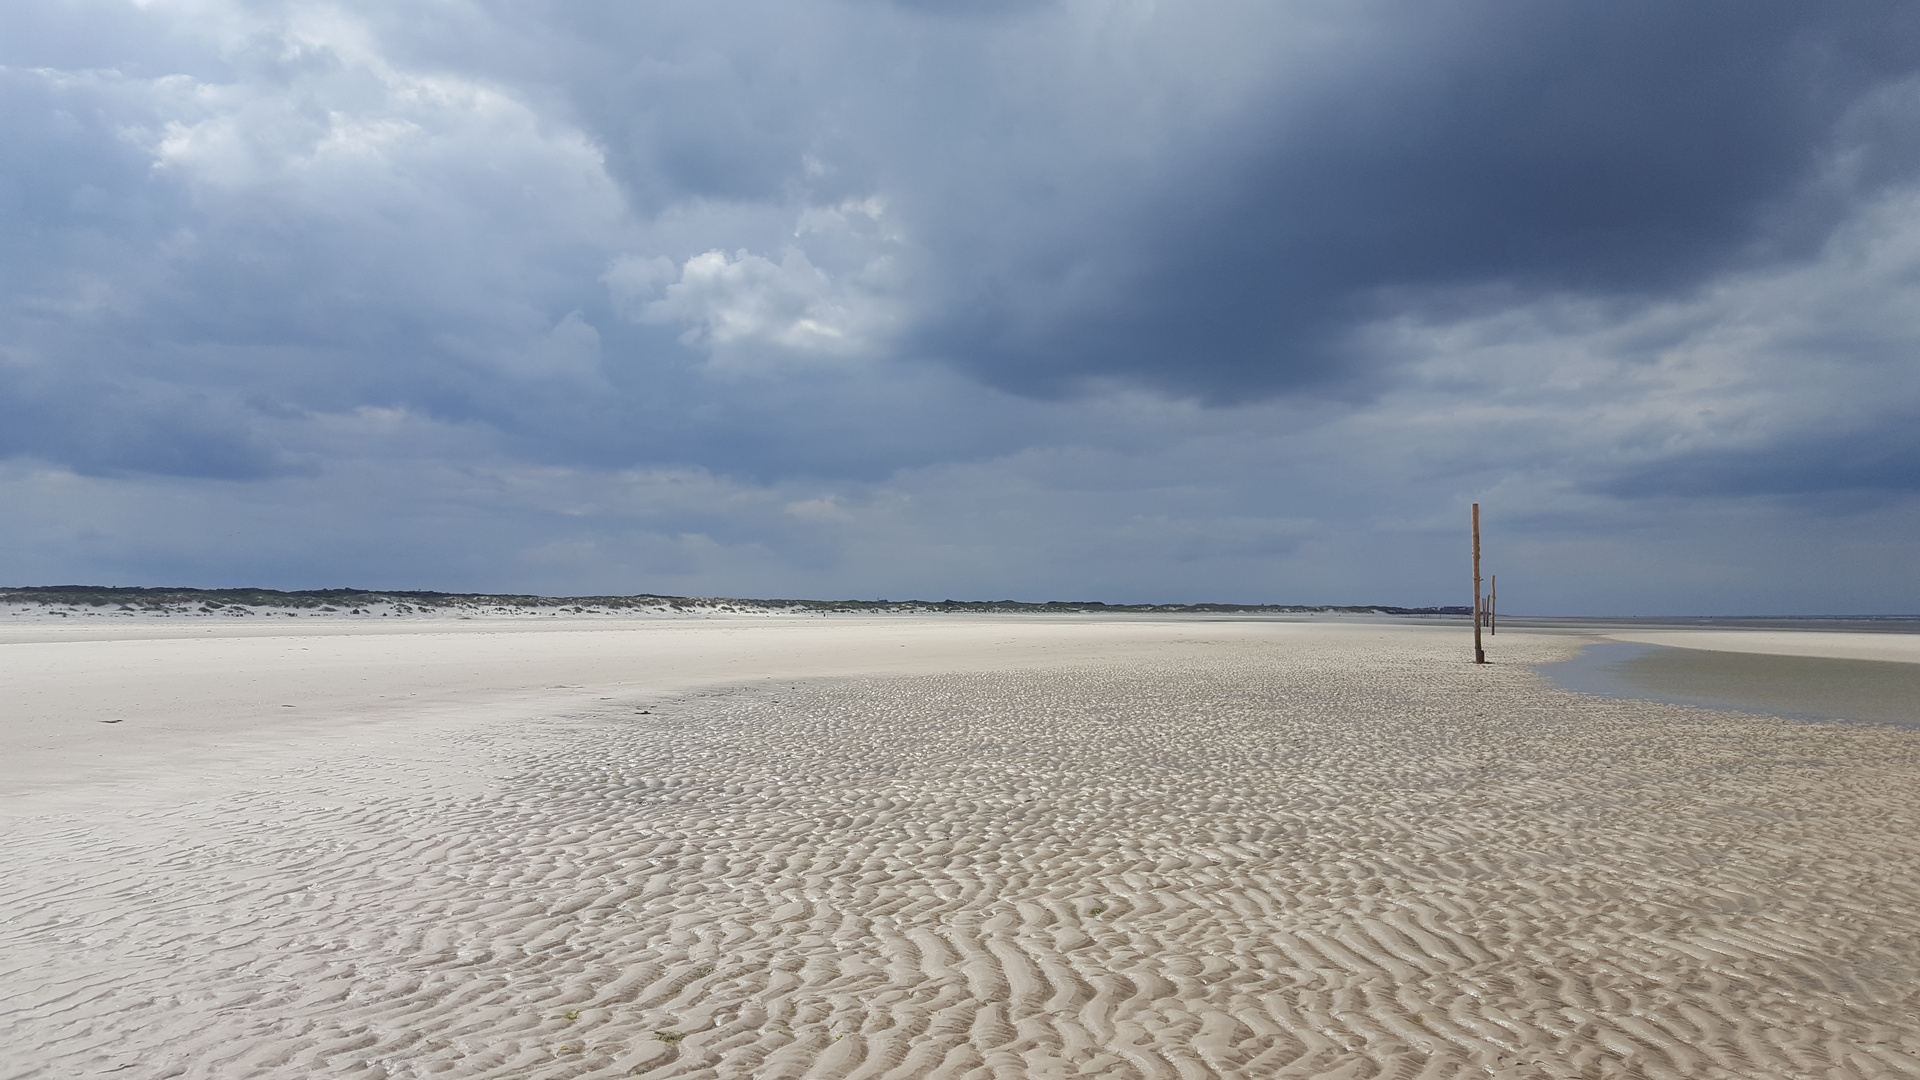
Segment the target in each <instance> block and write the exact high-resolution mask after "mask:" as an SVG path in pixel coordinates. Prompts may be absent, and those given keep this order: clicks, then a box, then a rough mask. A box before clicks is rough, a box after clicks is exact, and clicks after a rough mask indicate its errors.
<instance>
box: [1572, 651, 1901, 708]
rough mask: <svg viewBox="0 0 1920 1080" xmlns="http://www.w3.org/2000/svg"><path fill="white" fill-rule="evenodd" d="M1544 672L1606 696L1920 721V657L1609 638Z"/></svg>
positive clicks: (1582, 690) (1577, 686) (1704, 705)
mask: <svg viewBox="0 0 1920 1080" xmlns="http://www.w3.org/2000/svg"><path fill="white" fill-rule="evenodd" d="M1540 673H1541V674H1542V675H1545V676H1547V677H1548V678H1549V679H1551V680H1553V683H1554V685H1556V686H1559V687H1561V688H1562V689H1565V690H1574V691H1578V692H1579V693H1583V694H1595V695H1598V696H1601V697H1610V698H1625V699H1629V700H1636V701H1664V702H1669V703H1672V704H1678V705H1698V706H1702V707H1705V708H1710V709H1729V710H1733V711H1736V712H1749V713H1760V714H1764V715H1767V716H1783V717H1788V718H1791V719H1796V720H1853V721H1862V722H1866V723H1874V724H1893V725H1896V726H1899V727H1920V664H1902V663H1894V662H1891V661H1886V660H1835V659H1828V658H1822V657H1810V656H1772V655H1766V654H1761V653H1737V652H1717V651H1713V650H1708V649H1678V648H1672V647H1669V646H1665V645H1643V644H1640V643H1637V642H1605V643H1602V644H1599V645H1589V646H1587V647H1586V648H1585V649H1584V650H1582V651H1581V653H1580V655H1579V656H1576V657H1574V658H1573V659H1571V660H1567V661H1563V662H1561V663H1558V664H1546V665H1543V666H1542V667H1541V668H1540Z"/></svg>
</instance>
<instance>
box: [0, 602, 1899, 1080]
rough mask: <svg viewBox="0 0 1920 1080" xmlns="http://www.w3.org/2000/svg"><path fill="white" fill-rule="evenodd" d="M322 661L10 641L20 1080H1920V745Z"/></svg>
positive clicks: (726, 672)
mask: <svg viewBox="0 0 1920 1080" xmlns="http://www.w3.org/2000/svg"><path fill="white" fill-rule="evenodd" d="M300 631H301V632H300V633H297V634H294V633H285V632H282V633H281V634H280V635H277V636H276V635H273V634H269V633H266V632H265V631H264V628H262V629H261V630H260V631H259V632H258V633H256V634H242V633H241V632H240V631H238V630H232V631H229V630H226V629H224V628H223V629H221V630H219V631H217V632H215V633H212V634H208V633H205V632H204V631H203V630H202V629H201V628H197V627H196V628H194V629H193V631H192V634H191V635H176V636H171V637H168V636H148V637H144V638H138V639H129V640H117V639H114V638H113V637H112V636H111V635H110V633H109V634H108V636H101V635H100V634H96V633H94V632H93V631H89V632H88V633H85V634H81V633H77V632H76V633H75V634H72V635H67V636H62V634H61V633H59V632H56V631H54V630H45V631H41V630H27V629H20V628H9V630H8V636H7V637H4V638H0V642H4V643H0V680H3V685H0V693H4V694H5V698H4V700H5V701H6V702H7V710H8V711H7V713H6V721H5V723H4V725H0V780H3V781H4V791H5V792H6V794H5V795H4V796H0V815H3V816H0V825H4V834H0V836H3V838H0V865H4V866H5V868H6V886H5V890H4V893H0V1076H5V1077H25V1076H35V1077H41V1076H44V1077H55V1076H57V1077H69V1076H81V1075H94V1074H111V1075H115V1076H120V1077H158V1076H194V1077H198V1076H222V1077H225V1076H316V1075H327V1076H336V1075H338V1076H366V1077H373V1076H383V1077H402V1076H450V1077H451V1076H496V1077H509V1076H511V1077H574V1076H624V1075H630V1074H634V1073H638V1074H641V1075H646V1076H653V1077H663V1076H700V1077H734V1076H739V1077H747V1076H753V1077H797V1076H818V1077H855V1076H859V1077H882V1076H886V1077H911V1076H941V1077H969V1076H972V1077H988V1076H997V1077H1029V1076H1031V1077H1050V1076H1116V1077H1124V1076H1164V1077H1199V1076H1246V1077H1282V1076H1324V1077H1372V1076H1395V1077H1408V1078H1413V1077H1443V1076H1463V1075H1473V1076H1489V1075H1491V1076H1511V1077H1561V1076H1567V1077H1573V1076H1578V1077H1609V1076H1646V1077H1740V1078H1753V1077H1814V1076H1818V1077H1853V1076H1861V1077H1869V1076H1915V1075H1920V1020H1916V1017H1920V831H1917V830H1916V827H1915V826H1916V823H1917V822H1920V806H1917V805H1916V792H1920V787H1916V781H1920V732H1911V731H1896V730H1887V729H1880V728H1869V727H1859V726H1846V725H1812V724H1797V723H1790V722H1783V721H1772V720H1767V719H1764V718H1756V717H1751V716H1741V715H1733V714H1723V713H1713V712H1707V711H1703V710H1698V709H1690V708H1685V707H1680V706H1668V705H1658V704H1650V703H1640V702H1616V701H1607V700H1602V699H1596V698H1586V697H1581V696H1578V695H1574V694H1570V693H1565V692H1562V691H1558V690H1554V689H1552V688H1550V687H1548V686H1547V685H1546V684H1545V683H1544V681H1543V680H1541V679H1540V678H1539V677H1538V676H1536V675H1534V674H1533V673H1532V672H1531V671H1530V670H1529V669H1528V668H1527V666H1526V665H1527V664H1528V663H1532V662H1538V661H1544V660H1550V659H1558V658H1560V657H1562V656H1564V655H1566V654H1567V653H1569V652H1570V651H1571V650H1572V648H1573V647H1575V646H1576V645H1577V641H1574V640H1572V639H1569V638H1567V637H1565V636H1548V635H1528V634H1521V633H1503V634H1501V635H1499V637H1498V638H1497V639H1495V641H1494V642H1493V644H1494V645H1495V646H1496V648H1495V649H1494V651H1493V656H1494V658H1495V659H1496V661H1498V662H1497V663H1495V664H1493V665H1490V666H1487V667H1475V666H1473V665H1471V664H1467V663H1464V662H1463V660H1464V655H1463V654H1464V653H1466V651H1467V650H1466V648H1465V647H1464V646H1465V639H1464V638H1465V635H1464V632H1463V631H1461V630H1459V629H1452V630H1446V631H1438V630H1431V629H1426V628H1410V627H1399V626H1373V625H1355V624H1333V625H1329V624H1287V623H1274V622H1244V621H1241V622H1236V621H1218V622H1207V621H1197V620H1196V621H1179V622H1175V621H1164V620H1162V621H1149V620H1106V621H1095V620H1071V619H1069V620H1054V621H1045V620H1033V619H991V618H948V619H935V618H920V619H912V618H889V619H836V620H826V621H797V620H796V621H790V622H778V621H774V622H768V621H759V622H750V621H745V620H742V621H738V622H726V621H716V622H711V623H699V624H686V623H674V624H636V625H632V626H629V627H625V628H622V627H618V626H609V625H608V624H605V623H600V624H595V625H594V626H592V627H574V628H566V627H557V628H555V627H551V625H550V626H549V627H543V628H541V629H540V630H538V631H535V630H531V629H528V630H502V629H497V628H489V627H488V626H487V625H486V624H484V623H473V624H461V625H449V626H444V627H440V628H437V629H434V630H432V631H430V632H422V630H421V629H420V628H419V627H411V628H408V632H401V633H389V634H372V633H366V632H346V631H344V630H341V631H339V632H316V627H314V626H311V625H302V626H301V627H300ZM115 632H118V633H130V632H132V631H115ZM139 632H140V633H146V634H149V635H158V634H159V631H154V630H151V629H148V628H143V629H142V630H140V631H139ZM102 633H106V632H102ZM36 637H37V638H41V639H45V640H33V639H34V638H36ZM409 695H410V696H409ZM286 705H292V706H294V707H293V708H283V706H286ZM105 720H119V721H120V722H119V723H112V724H108V723H103V722H102V721H105Z"/></svg>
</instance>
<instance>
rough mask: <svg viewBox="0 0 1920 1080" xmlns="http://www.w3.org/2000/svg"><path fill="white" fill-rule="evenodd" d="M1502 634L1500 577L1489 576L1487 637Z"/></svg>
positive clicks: (1497, 575) (1495, 575)
mask: <svg viewBox="0 0 1920 1080" xmlns="http://www.w3.org/2000/svg"><path fill="white" fill-rule="evenodd" d="M1499 632H1500V575H1499V574H1489V575H1488V576H1487V636H1488V637H1492V636H1494V635H1495V634H1498V633H1499Z"/></svg>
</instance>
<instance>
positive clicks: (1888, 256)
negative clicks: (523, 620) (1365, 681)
mask: <svg viewBox="0 0 1920 1080" xmlns="http://www.w3.org/2000/svg"><path fill="white" fill-rule="evenodd" d="M6 6H7V12H6V15H5V20H6V23H7V26H8V29H7V31H6V33H5V34H4V35H0V506H3V507H5V508H6V509H5V512H4V513H3V514H0V579H3V580H0V585H35V584H55V583H89V584H119V585H182V586H202V587H230V586H258V587H273V588H289V589H293V588H323V587H343V586H351V587H359V588H376V589H402V588H412V589H437V590H448V591H504V592H535V593H545V594H550V595H587V594H630V593H640V592H647V593H662V594H672V595H707V596H714V595H718V596H745V597H812V598H869V599H870V598H881V597H885V598H891V599H902V598H920V599H930V600H940V599H946V598H953V599H1003V598H1010V599H1021V600H1041V601H1044V600H1055V599H1058V600H1102V601H1108V602H1174V603H1177V602H1209V601H1211V602H1232V603H1298V604H1399V605H1409V606H1420V605H1439V604H1449V605H1450V604H1467V603H1470V602H1471V600H1472V586H1471V577H1470V567H1469V563H1468V555H1467V552H1468V547H1467V525H1468V519H1469V507H1470V505H1471V504H1472V503H1475V502H1478V503H1480V504H1481V508H1482V510H1481V513H1482V522H1483V524H1482V530H1483V547H1484V552H1485V568H1486V570H1487V571H1488V572H1489V573H1492V574H1498V575H1499V576H1500V577H1501V578H1502V581H1501V583H1500V585H1501V593H1502V605H1501V606H1502V610H1503V611H1510V612H1516V613H1521V612H1526V613H1539V614H1568V615H1575V614H1590V615H1607V614H1615V615H1633V614H1639V615H1655V614H1893V613H1915V612H1920V5H1913V4H1910V3H1906V2H1892V0H1889V2H1876V0H1850V2H1849V3H1846V4H1826V3H1811V2H1805V3H1780V2H1768V0H1739V2H1733V0H1727V2H1707V0H1700V2H1684V3H1674V2H1672V0H1658V2H1652V0H1607V2H1604V3H1603V2H1586V0H1566V2H1560V3H1553V4H1540V3H1531V2H1522V0H1504V2H1473V0H1463V2H1460V3H1449V4H1432V3H1426V2H1423V0H1398V2H1377V0H1338V2H1332V0H1329V2H1295V0H1188V2H1184V3H1180V4H1168V3H1155V2H1149V0H1105V2H1092V0H974V2H970V3H962V2H958V0H893V2H887V0H777V2H760V0H735V2H729V3H724V4H716V3H712V2H711V0H703V2H679V0H635V2H629V3H605V2H592V3H588V2H563V0H512V2H508V0H379V2H377V3H376V2H355V0H348V2H341V3H306V2H284V3H273V2H262V3H240V2H230V0H144V2H132V3H129V2H117V0H71V2H66V0H20V2H15V3H9V4H7V5H6Z"/></svg>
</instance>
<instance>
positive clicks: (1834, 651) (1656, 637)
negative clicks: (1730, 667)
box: [1598, 630, 1920, 664]
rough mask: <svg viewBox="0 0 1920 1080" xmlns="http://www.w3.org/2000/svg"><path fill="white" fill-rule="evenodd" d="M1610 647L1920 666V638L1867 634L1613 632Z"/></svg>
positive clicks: (1755, 631)
mask: <svg viewBox="0 0 1920 1080" xmlns="http://www.w3.org/2000/svg"><path fill="white" fill-rule="evenodd" d="M1598 636H1603V637H1605V638H1607V639H1608V640H1610V641H1638V642H1643V643H1645V644H1648V645H1670V646H1673V647H1674V648H1679V649H1712V650H1714V651H1717V652H1739V653H1760V654H1763V655H1767V656H1815V657H1823V658H1826V659H1830V660H1890V661H1894V662H1898V663H1905V664H1920V634H1911V633H1886V634H1863V633H1846V632H1829V631H1814V630H1608V631H1605V632H1604V633H1603V634H1600V635H1598Z"/></svg>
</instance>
